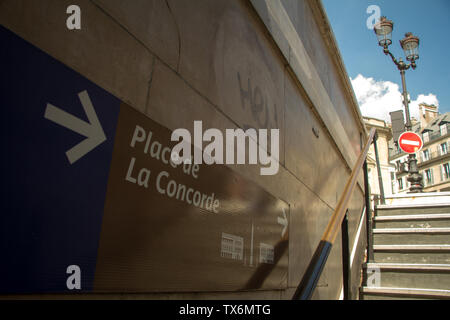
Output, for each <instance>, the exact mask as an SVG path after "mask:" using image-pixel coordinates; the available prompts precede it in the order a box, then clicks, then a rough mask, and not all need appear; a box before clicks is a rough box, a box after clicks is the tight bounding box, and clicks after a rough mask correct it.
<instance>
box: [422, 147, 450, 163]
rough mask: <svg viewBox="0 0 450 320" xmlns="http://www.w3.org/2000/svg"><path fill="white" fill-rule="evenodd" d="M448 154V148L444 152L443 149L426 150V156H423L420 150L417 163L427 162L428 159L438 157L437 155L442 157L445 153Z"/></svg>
mask: <svg viewBox="0 0 450 320" xmlns="http://www.w3.org/2000/svg"><path fill="white" fill-rule="evenodd" d="M448 154H449V152H448V150H446V151H445V152H444V151H433V152H428V155H427V156H425V155H424V153H423V152H421V153H420V157H419V159H420V162H419V164H421V163H425V162H428V161H431V160H434V159H436V158H439V157H442V156H445V155H448Z"/></svg>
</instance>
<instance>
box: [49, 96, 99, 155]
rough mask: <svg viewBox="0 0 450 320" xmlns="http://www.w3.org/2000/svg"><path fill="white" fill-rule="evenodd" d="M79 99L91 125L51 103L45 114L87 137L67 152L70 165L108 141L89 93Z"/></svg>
mask: <svg viewBox="0 0 450 320" xmlns="http://www.w3.org/2000/svg"><path fill="white" fill-rule="evenodd" d="M78 97H79V98H80V101H81V104H82V105H83V109H84V112H85V113H86V115H87V117H88V120H89V123H87V122H86V121H84V120H81V119H79V118H77V117H74V116H73V115H71V114H70V113H67V112H65V111H63V110H61V109H59V108H57V107H55V106H54V105H51V104H50V103H47V108H46V109H45V114H44V118H46V119H48V120H50V121H53V122H55V123H57V124H59V125H60V126H63V127H66V128H67V129H70V130H72V131H75V132H76V133H79V134H81V135H83V136H85V137H86V139H84V140H83V141H82V142H80V143H79V144H77V145H76V146H75V147H73V148H72V149H70V150H68V151H67V152H66V155H67V158H68V159H69V162H70V164H73V163H74V162H76V161H77V160H78V159H80V158H82V157H83V156H85V155H86V154H87V153H88V152H90V151H91V150H93V149H94V148H95V147H97V146H98V145H100V144H101V143H103V142H105V141H106V136H105V132H103V128H102V125H101V124H100V121H98V117H97V114H96V113H95V109H94V107H93V105H92V102H91V99H90V98H89V95H88V93H87V91H86V90H85V91H82V92H80V93H79V94H78Z"/></svg>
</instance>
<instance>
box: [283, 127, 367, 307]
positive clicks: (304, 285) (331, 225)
mask: <svg viewBox="0 0 450 320" xmlns="http://www.w3.org/2000/svg"><path fill="white" fill-rule="evenodd" d="M375 132H376V130H375V128H372V129H371V130H370V133H369V138H368V139H367V142H366V145H365V147H364V149H363V151H362V153H361V154H360V156H359V158H358V161H356V164H355V166H354V168H353V170H352V173H351V175H350V178H349V179H348V181H347V184H346V185H345V188H344V192H343V194H342V196H341V198H340V199H339V202H338V204H337V206H336V209H335V210H334V212H333V215H332V216H331V219H330V221H329V222H328V225H327V228H326V229H325V232H324V233H323V236H322V239H321V240H320V242H319V245H318V246H317V248H316V251H315V252H314V255H313V257H312V258H311V261H310V263H309V265H308V268H307V269H306V272H305V274H304V275H303V278H302V280H301V282H300V284H299V285H298V287H297V290H296V291H295V293H294V295H293V297H292V299H293V300H297V299H301V300H308V299H310V298H311V296H312V294H313V293H314V290H315V288H316V286H317V282H318V281H319V278H320V275H321V274H322V270H323V268H324V266H325V264H326V262H327V259H328V255H329V253H330V251H331V247H332V246H333V243H334V241H335V239H336V236H337V235H338V233H339V230H340V227H341V225H342V221H343V220H344V217H345V216H346V213H347V209H348V203H349V201H350V199H351V196H352V194H353V190H354V188H355V185H356V182H357V181H358V176H359V174H360V172H361V169H362V167H363V164H364V162H365V161H366V158H367V154H368V152H369V148H370V145H371V144H372V141H373V138H374V135H375Z"/></svg>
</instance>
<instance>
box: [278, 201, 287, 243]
mask: <svg viewBox="0 0 450 320" xmlns="http://www.w3.org/2000/svg"><path fill="white" fill-rule="evenodd" d="M277 221H278V224H281V225H282V226H283V231H281V237H284V235H285V234H286V231H287V227H288V219H287V216H286V211H284V208H283V217H278V218H277Z"/></svg>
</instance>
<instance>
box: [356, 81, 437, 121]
mask: <svg viewBox="0 0 450 320" xmlns="http://www.w3.org/2000/svg"><path fill="white" fill-rule="evenodd" d="M350 80H351V82H352V85H353V90H354V91H355V95H356V99H357V100H358V104H359V107H360V109H361V113H362V115H363V116H365V117H371V118H377V119H382V120H385V121H388V122H390V116H389V112H392V111H396V110H403V111H404V107H403V102H402V101H403V100H402V94H401V89H400V87H399V85H398V84H396V83H393V82H390V81H376V80H375V79H373V78H366V77H364V76H363V75H361V74H359V75H358V76H356V78H355V79H351V78H350ZM411 98H412V97H411ZM422 102H424V103H427V104H434V105H436V106H439V100H438V99H437V97H436V95H434V94H432V93H429V94H426V95H425V94H419V96H418V97H417V99H415V100H411V103H410V104H409V109H410V113H411V117H414V118H416V119H419V104H420V103H422Z"/></svg>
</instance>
